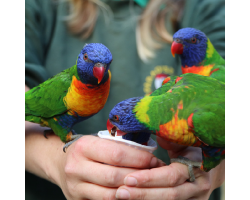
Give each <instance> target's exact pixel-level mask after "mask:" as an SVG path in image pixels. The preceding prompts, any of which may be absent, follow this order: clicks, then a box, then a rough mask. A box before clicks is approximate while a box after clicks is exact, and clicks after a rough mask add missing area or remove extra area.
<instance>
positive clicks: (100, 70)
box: [93, 63, 106, 84]
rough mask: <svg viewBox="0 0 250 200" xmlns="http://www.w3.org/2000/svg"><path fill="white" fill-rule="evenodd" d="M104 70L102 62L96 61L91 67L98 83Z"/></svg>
mask: <svg viewBox="0 0 250 200" xmlns="http://www.w3.org/2000/svg"><path fill="white" fill-rule="evenodd" d="M105 70H106V68H105V65H104V64H103V63H96V64H95V66H94V67H93V74H94V77H96V78H97V80H98V84H99V83H100V82H101V81H102V78H103V76H104V73H105Z"/></svg>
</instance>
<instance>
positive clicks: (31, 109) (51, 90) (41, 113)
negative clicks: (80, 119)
mask: <svg viewBox="0 0 250 200" xmlns="http://www.w3.org/2000/svg"><path fill="white" fill-rule="evenodd" d="M75 71H76V65H74V66H73V67H71V68H68V69H66V70H64V71H62V72H61V73H59V74H57V75H55V76H54V77H52V78H50V79H48V80H47V81H45V82H43V83H41V84H40V85H38V86H36V87H34V88H32V89H31V90H29V91H27V92H26V93H25V116H30V115H31V116H37V117H44V118H50V117H53V116H55V115H58V114H62V113H64V112H66V111H67V108H66V107H65V105H64V102H63V98H64V97H65V95H66V94H67V92H68V88H69V87H70V84H71V81H72V75H73V73H74V72H75Z"/></svg>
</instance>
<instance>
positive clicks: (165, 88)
mask: <svg viewBox="0 0 250 200" xmlns="http://www.w3.org/2000/svg"><path fill="white" fill-rule="evenodd" d="M167 78H170V80H169V81H168V82H167V83H165V84H164V85H162V86H161V87H159V88H158V89H157V90H155V91H154V92H152V93H151V94H150V96H159V95H162V94H164V93H166V92H167V91H168V90H170V89H171V87H173V86H174V85H175V79H176V78H177V76H169V77H167Z"/></svg>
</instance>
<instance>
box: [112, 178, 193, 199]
mask: <svg viewBox="0 0 250 200" xmlns="http://www.w3.org/2000/svg"><path fill="white" fill-rule="evenodd" d="M196 190H197V185H196V184H193V183H189V182H186V183H185V184H182V185H180V186H176V187H170V188H135V187H127V186H121V187H120V188H119V189H118V190H117V192H116V198H117V199H143V200H146V199H150V200H154V199H155V200H159V199H173V200H174V199H176V200H177V199H189V198H191V197H192V196H193V194H194V193H195V191H196Z"/></svg>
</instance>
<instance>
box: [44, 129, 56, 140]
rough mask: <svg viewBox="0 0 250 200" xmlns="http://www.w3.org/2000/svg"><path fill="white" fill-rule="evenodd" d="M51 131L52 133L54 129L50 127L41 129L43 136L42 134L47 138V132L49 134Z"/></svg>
mask: <svg viewBox="0 0 250 200" xmlns="http://www.w3.org/2000/svg"><path fill="white" fill-rule="evenodd" d="M51 133H54V131H53V130H52V129H47V130H44V131H43V136H44V137H45V138H46V139H48V138H47V134H51Z"/></svg>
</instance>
